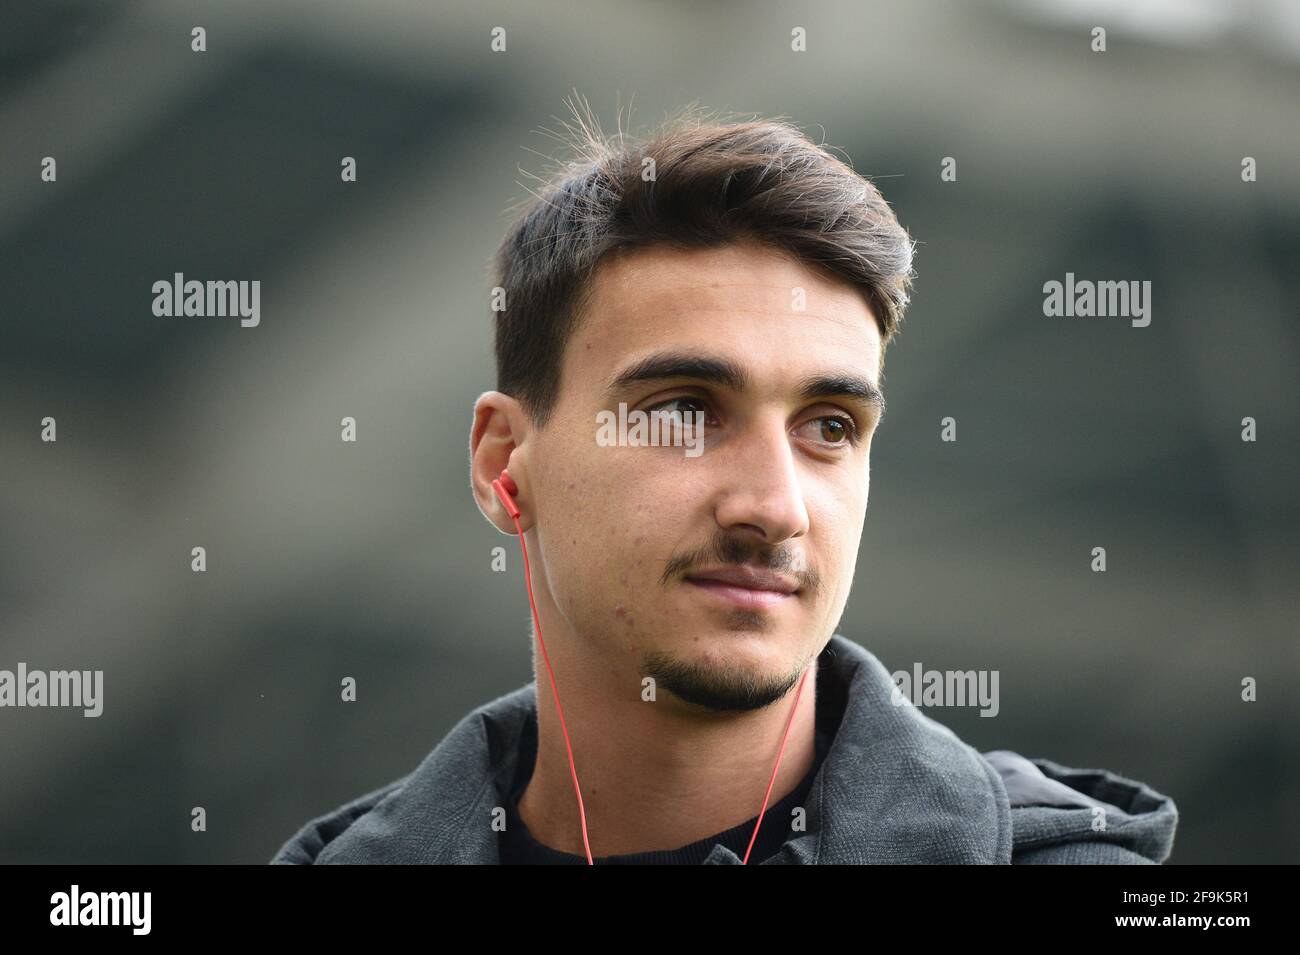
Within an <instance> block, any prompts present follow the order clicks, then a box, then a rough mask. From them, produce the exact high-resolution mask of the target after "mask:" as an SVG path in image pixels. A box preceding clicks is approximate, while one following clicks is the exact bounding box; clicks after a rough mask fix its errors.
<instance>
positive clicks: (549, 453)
mask: <svg viewBox="0 0 1300 955" xmlns="http://www.w3.org/2000/svg"><path fill="white" fill-rule="evenodd" d="M592 291H593V294H592V298H591V302H590V305H589V307H588V309H587V310H586V311H585V312H584V315H583V318H582V319H581V321H580V327H579V328H578V329H577V331H576V332H575V333H574V335H573V336H572V338H571V339H570V340H569V342H568V345H567V348H566V352H565V357H564V362H563V369H562V376H561V387H560V392H559V393H560V398H559V402H558V404H557V406H556V409H555V414H554V417H553V418H552V419H551V420H550V421H549V422H548V423H547V425H546V427H545V428H544V429H542V430H541V431H540V432H537V433H535V434H534V436H533V437H534V439H535V442H536V444H535V447H534V449H533V451H532V453H531V454H530V456H529V460H530V469H529V474H530V478H531V481H532V493H533V497H534V501H535V507H536V516H537V525H536V537H537V542H538V546H539V549H540V553H539V557H540V559H539V560H538V562H537V563H538V565H539V566H538V568H537V571H538V573H537V577H539V578H541V580H542V582H543V585H544V586H547V587H548V588H549V591H550V594H551V597H552V599H553V601H554V603H555V605H556V607H557V608H558V610H559V612H560V613H561V614H562V615H563V617H564V618H565V620H566V622H567V623H568V625H569V626H570V627H571V628H572V630H573V632H574V634H575V636H576V638H577V642H578V645H579V650H578V652H580V653H582V654H584V655H590V656H592V657H593V658H594V659H596V660H597V661H599V662H600V663H601V664H603V665H604V667H605V669H607V670H608V672H610V673H611V674H619V675H623V676H627V675H630V676H631V678H630V679H629V687H628V692H629V694H632V693H636V694H639V693H640V692H641V684H640V676H641V675H646V676H652V677H654V678H655V681H656V686H657V689H658V690H661V691H662V690H669V691H671V692H672V694H673V696H674V697H675V698H676V699H680V700H684V701H686V702H688V703H692V704H698V705H702V706H705V707H708V708H710V709H713V710H747V709H754V708H757V707H760V706H765V705H768V704H770V703H772V702H773V701H775V700H777V699H779V698H781V696H782V695H784V693H785V692H786V691H787V690H788V689H790V688H791V687H792V686H793V685H794V683H795V682H796V681H797V679H798V677H799V674H800V673H801V672H802V669H803V667H804V666H805V665H806V664H807V663H808V662H810V661H811V659H812V658H813V657H814V656H815V654H816V653H817V652H819V651H820V650H821V648H822V647H823V646H824V645H825V643H826V641H827V640H828V639H829V638H830V635H831V634H832V633H833V632H834V629H835V627H836V625H837V624H838V623H839V619H840V616H841V614H842V612H843V610H844V605H845V602H846V601H847V600H848V595H849V589H850V586H851V583H852V579H853V570H854V566H855V564H856V561H857V551H858V542H859V539H860V537H861V534H862V525H863V521H864V519H865V516H866V509H867V489H868V481H869V468H868V457H869V452H870V445H871V438H872V435H873V433H874V431H875V428H876V425H877V423H878V421H879V417H880V414H881V412H882V409H881V407H880V406H879V405H878V404H877V403H876V402H875V401H873V400H872V397H871V395H872V394H873V393H876V394H878V385H879V381H878V367H879V363H880V347H881V344H880V333H879V330H878V328H877V325H876V321H875V317H874V316H873V314H872V312H871V310H870V308H869V307H868V305H867V302H866V300H865V299H864V298H863V297H862V296H861V295H860V293H859V292H858V291H857V290H855V289H854V288H853V287H852V286H850V285H848V284H847V283H843V282H839V281H836V280H834V279H830V278H827V277H824V276H823V275H821V274H820V273H818V272H815V271H811V270H809V269H808V268H807V267H806V266H804V265H803V264H802V263H800V262H799V261H798V260H797V259H794V258H792V257H788V256H786V255H784V254H783V253H781V252H778V251H776V250H774V249H770V248H767V247H764V246H761V245H757V244H750V243H745V244H734V245H729V246H726V247H722V248H715V249H708V250H693V251H681V250H677V249H667V248H650V249H645V250H638V251H636V252H633V253H630V254H625V255H623V256H621V257H617V258H613V259H610V260H608V261H607V262H605V263H603V264H602V266H601V267H600V269H599V270H598V271H597V273H596V276H595V278H594V286H593V289H592ZM800 296H802V298H801V297H800ZM800 309H802V310H800ZM648 360H653V362H652V363H653V364H655V365H658V366H660V367H657V368H653V367H649V366H648ZM638 369H639V373H635V372H638ZM862 392H865V393H866V394H865V396H864V394H862ZM620 403H625V404H626V411H627V412H629V413H630V412H634V411H644V412H649V411H651V410H652V409H653V410H659V411H670V412H671V411H678V412H703V414H704V418H703V421H704V425H703V448H704V450H703V452H702V453H700V454H698V455H695V456H692V455H690V454H687V453H686V451H687V447H683V446H681V445H680V444H679V445H677V446H673V445H672V444H660V445H658V446H647V445H645V444H642V445H640V446H627V445H623V446H617V445H616V446H608V444H605V443H602V442H601V441H598V430H599V426H598V418H597V414H598V412H602V411H607V412H611V413H613V414H614V415H615V416H616V417H617V416H618V415H619V405H620ZM855 431H856V433H857V435H858V440H857V442H856V443H855V441H854V434H855ZM694 434H695V435H696V436H698V435H699V432H698V431H696V432H694ZM682 436H684V437H686V440H687V442H688V446H689V442H690V441H692V440H694V439H693V438H691V437H690V436H689V434H684V435H682ZM746 568H748V569H749V570H750V571H756V572H758V574H764V573H766V574H769V575H775V576H776V577H777V578H779V580H768V581H766V584H767V585H769V586H776V587H778V591H773V590H770V589H767V590H762V589H751V588H750V587H743V586H734V583H735V581H733V582H732V584H733V585H732V586H729V585H728V584H727V583H725V582H719V581H718V580H716V579H713V580H707V579H705V578H702V577H700V576H699V575H713V576H716V573H717V572H726V571H731V572H732V573H744V572H745V570H746ZM741 583H748V584H751V585H752V584H754V583H759V584H763V583H764V581H763V579H762V578H761V577H758V578H757V579H755V578H751V579H749V580H748V581H741ZM781 585H784V589H785V590H787V591H789V590H790V589H791V588H795V589H794V590H793V592H785V593H782V592H779V588H780V587H781ZM661 699H662V697H661Z"/></svg>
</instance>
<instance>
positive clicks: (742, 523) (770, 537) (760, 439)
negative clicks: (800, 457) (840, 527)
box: [714, 418, 808, 544]
mask: <svg viewBox="0 0 1300 955" xmlns="http://www.w3.org/2000/svg"><path fill="white" fill-rule="evenodd" d="M728 451H729V452H730V454H729V460H728V461H727V465H726V474H727V480H726V485H725V490H724V491H723V493H722V496H721V497H720V498H719V500H718V503H717V505H716V507H715V509H714V516H715V519H716V520H717V522H718V524H719V525H720V526H721V527H725V528H728V529H731V528H739V527H746V528H750V529H752V530H753V532H754V533H756V534H757V535H758V536H760V537H761V538H762V539H763V541H764V542H765V543H767V544H778V543H780V542H781V541H784V540H786V539H788V538H791V537H799V536H801V535H803V534H805V533H807V531H808V510H807V508H806V507H805V506H804V494H803V487H802V485H801V484H800V480H799V472H798V469H797V466H796V461H795V455H794V452H793V450H792V449H791V447H790V437H789V435H788V434H787V433H786V428H785V423H784V421H783V420H780V419H778V418H773V419H772V420H770V421H769V420H764V421H763V422H756V423H754V425H753V426H752V427H751V428H750V429H749V431H748V433H746V434H744V435H743V436H739V440H737V441H735V442H733V443H732V446H731V448H729V449H728Z"/></svg>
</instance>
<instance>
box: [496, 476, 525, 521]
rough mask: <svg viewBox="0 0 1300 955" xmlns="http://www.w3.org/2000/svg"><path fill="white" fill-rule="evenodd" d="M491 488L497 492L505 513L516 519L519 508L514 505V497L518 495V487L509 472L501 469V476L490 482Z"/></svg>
mask: <svg viewBox="0 0 1300 955" xmlns="http://www.w3.org/2000/svg"><path fill="white" fill-rule="evenodd" d="M492 487H493V489H494V490H495V491H496V492H497V497H499V498H501V503H502V504H504V505H505V507H506V513H508V514H509V515H510V516H511V517H518V516H519V507H518V505H516V504H515V497H514V496H515V495H516V494H518V493H519V487H518V485H516V484H515V481H514V478H512V477H511V476H510V472H509V471H507V470H504V469H502V471H501V476H500V477H499V478H497V479H496V480H495V481H493V482H492Z"/></svg>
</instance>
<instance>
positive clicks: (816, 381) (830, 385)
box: [605, 352, 885, 418]
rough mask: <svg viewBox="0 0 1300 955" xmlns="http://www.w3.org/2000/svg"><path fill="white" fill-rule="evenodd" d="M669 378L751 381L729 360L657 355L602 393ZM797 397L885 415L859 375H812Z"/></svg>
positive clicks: (738, 384)
mask: <svg viewBox="0 0 1300 955" xmlns="http://www.w3.org/2000/svg"><path fill="white" fill-rule="evenodd" d="M669 378H688V379H692V380H694V381H700V382H705V383H707V384H711V385H718V386H720V387H723V388H727V389H729V390H731V391H744V390H745V388H746V387H747V386H748V385H749V381H750V378H749V374H748V373H747V372H746V371H745V369H744V368H743V367H742V366H740V365H738V364H736V363H735V362H733V361H731V360H730V359H728V358H715V357H711V356H708V355H691V354H685V353H681V352H659V353H657V354H654V355H648V356H646V357H645V358H642V359H639V360H638V361H636V362H634V363H633V364H631V365H629V366H628V367H627V368H625V369H623V371H621V372H619V373H618V374H617V375H615V376H614V378H613V379H611V381H610V383H609V385H608V387H607V388H606V389H605V393H606V395H607V396H613V395H616V394H618V393H619V392H620V391H623V390H624V389H626V388H628V387H630V386H631V385H634V384H638V383H644V382H652V381H663V380H665V379H669ZM798 395H799V398H800V399H801V400H803V401H810V400H813V399H816V398H851V399H854V400H855V401H857V402H859V403H861V404H863V405H864V406H868V407H874V408H875V410H876V413H877V414H878V415H879V416H880V417H882V418H883V417H884V415H885V396H884V395H883V394H881V392H880V389H879V388H877V387H876V386H875V385H873V384H872V383H871V382H870V381H868V380H867V379H866V378H862V377H860V376H859V375H854V374H850V373H845V372H836V373H833V374H825V375H812V376H810V377H807V378H804V379H803V380H802V381H800V382H799V390H798Z"/></svg>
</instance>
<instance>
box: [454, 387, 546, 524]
mask: <svg viewBox="0 0 1300 955" xmlns="http://www.w3.org/2000/svg"><path fill="white" fill-rule="evenodd" d="M529 433H530V432H529V421H528V415H527V413H526V412H525V411H524V409H523V406H522V405H520V404H519V402H518V401H516V400H515V399H514V398H511V397H510V396H509V395H506V394H502V393H501V392H499V391H485V392H484V393H483V394H481V395H479V397H478V400H477V401H475V402H474V421H473V425H472V426H471V428H470V435H469V480H470V488H471V490H472V491H473V492H474V501H475V503H476V504H478V509H479V511H480V512H481V513H482V514H483V516H484V517H486V518H487V519H488V520H489V521H490V522H491V523H492V525H493V526H494V527H496V529H497V530H499V531H501V532H502V533H504V534H515V533H516V530H515V522H514V520H512V519H511V517H510V514H509V512H508V511H507V510H506V507H505V504H503V503H502V501H501V498H499V497H498V496H497V492H496V489H495V488H494V487H492V482H493V481H494V480H496V479H497V478H499V477H500V476H501V472H502V471H504V470H506V469H507V468H509V470H510V477H511V478H512V479H513V480H514V483H515V488H516V490H515V492H514V494H513V495H512V496H513V497H514V500H515V505H516V506H517V507H518V508H519V511H520V514H519V526H520V527H522V528H523V529H524V531H525V532H526V531H528V530H529V528H531V527H532V526H533V514H532V510H531V509H530V508H529V507H527V506H526V502H527V501H528V452H527V450H526V447H525V446H526V444H527V438H528V435H529Z"/></svg>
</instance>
